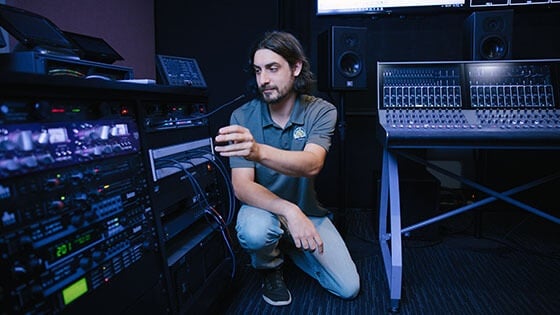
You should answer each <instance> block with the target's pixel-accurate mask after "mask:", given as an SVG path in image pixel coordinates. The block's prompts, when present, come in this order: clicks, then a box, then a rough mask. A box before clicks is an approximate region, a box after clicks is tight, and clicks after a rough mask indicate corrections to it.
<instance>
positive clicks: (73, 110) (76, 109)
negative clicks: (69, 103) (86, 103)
mask: <svg viewBox="0 0 560 315" xmlns="http://www.w3.org/2000/svg"><path fill="white" fill-rule="evenodd" d="M80 111H81V109H79V108H72V113H79V112H80Z"/></svg>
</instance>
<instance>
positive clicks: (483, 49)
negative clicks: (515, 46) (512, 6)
mask: <svg viewBox="0 0 560 315" xmlns="http://www.w3.org/2000/svg"><path fill="white" fill-rule="evenodd" d="M512 32H513V10H497V11H481V12H473V13H472V14H471V15H470V16H469V17H468V18H467V19H466V21H465V37H466V41H465V48H466V56H465V57H466V58H467V59H471V60H500V59H511V56H512V55H511V50H512Z"/></svg>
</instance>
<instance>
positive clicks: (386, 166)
mask: <svg viewBox="0 0 560 315" xmlns="http://www.w3.org/2000/svg"><path fill="white" fill-rule="evenodd" d="M388 209H389V214H390V217H389V218H388V217H387V210H388ZM400 209H401V208H400V194H399V171H398V165H397V160H396V158H395V156H394V155H393V154H391V153H390V152H389V151H388V150H386V149H384V150H383V165H382V172H381V196H380V205H379V242H380V245H381V254H382V256H383V263H384V266H385V272H386V274H387V280H388V283H389V292H390V297H391V310H390V311H391V312H398V311H399V308H400V298H401V285H402V240H401V213H400ZM388 219H389V220H390V230H389V231H387V220H388ZM389 242H390V244H391V245H390V246H391V249H389V244H388V243H389Z"/></svg>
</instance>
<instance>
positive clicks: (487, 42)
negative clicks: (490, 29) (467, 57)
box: [480, 36, 507, 60]
mask: <svg viewBox="0 0 560 315" xmlns="http://www.w3.org/2000/svg"><path fill="white" fill-rule="evenodd" d="M480 54H481V56H482V58H483V59H489V60H494V59H503V58H504V57H505V56H506V55H507V42H506V41H505V40H504V39H503V38H501V37H499V36H488V37H486V38H484V39H483V40H482V42H481V43H480Z"/></svg>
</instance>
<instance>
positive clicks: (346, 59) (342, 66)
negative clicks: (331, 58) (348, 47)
mask: <svg viewBox="0 0 560 315" xmlns="http://www.w3.org/2000/svg"><path fill="white" fill-rule="evenodd" d="M338 68H339V70H340V72H341V73H342V74H343V75H344V76H345V77H347V78H354V77H357V76H358V75H359V74H360V72H362V61H361V59H360V56H358V55H357V54H355V53H354V52H351V51H347V52H345V53H343V54H342V55H340V59H339V60H338Z"/></svg>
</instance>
